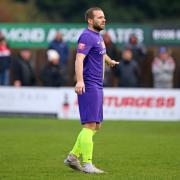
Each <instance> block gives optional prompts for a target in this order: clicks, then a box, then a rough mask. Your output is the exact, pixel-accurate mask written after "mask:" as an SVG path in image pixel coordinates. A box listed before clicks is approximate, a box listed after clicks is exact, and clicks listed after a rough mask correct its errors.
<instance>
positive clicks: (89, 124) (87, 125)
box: [83, 122, 96, 130]
mask: <svg viewBox="0 0 180 180" xmlns="http://www.w3.org/2000/svg"><path fill="white" fill-rule="evenodd" d="M83 126H84V127H85V128H89V129H93V130H96V123H94V122H92V123H86V124H84V125H83Z"/></svg>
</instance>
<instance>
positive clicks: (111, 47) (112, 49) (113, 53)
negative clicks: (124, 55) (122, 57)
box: [103, 32, 119, 87]
mask: <svg viewBox="0 0 180 180" xmlns="http://www.w3.org/2000/svg"><path fill="white" fill-rule="evenodd" d="M103 40H104V43H105V45H106V52H107V54H108V55H109V56H110V57H112V58H113V59H119V53H118V48H117V47H116V45H115V44H114V43H113V42H112V39H111V37H110V35H109V34H108V32H105V33H104V34H103ZM113 71H114V68H110V67H109V66H105V72H104V73H105V74H104V86H106V87H112V86H113V85H114V82H113V80H114V76H113V75H114V73H112V72H113Z"/></svg>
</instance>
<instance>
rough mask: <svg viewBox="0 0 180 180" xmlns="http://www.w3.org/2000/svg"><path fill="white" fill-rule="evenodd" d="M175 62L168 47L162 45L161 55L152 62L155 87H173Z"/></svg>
mask: <svg viewBox="0 0 180 180" xmlns="http://www.w3.org/2000/svg"><path fill="white" fill-rule="evenodd" d="M174 71H175V62H174V60H173V58H172V57H171V56H170V55H169V53H168V50H167V48H165V47H161V48H160V50H159V56H158V57H155V58H154V60H153V62H152V74H153V84H154V87H155V88H172V87H173V78H174Z"/></svg>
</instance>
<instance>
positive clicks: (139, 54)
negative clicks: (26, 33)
mask: <svg viewBox="0 0 180 180" xmlns="http://www.w3.org/2000/svg"><path fill="white" fill-rule="evenodd" d="M103 39H104V43H105V45H106V50H107V54H108V55H109V56H110V57H111V58H112V59H115V60H117V61H119V62H120V64H119V65H117V66H116V67H115V68H109V67H108V66H107V65H106V66H105V72H104V73H105V76H104V86H105V87H124V88H130V87H134V88H139V87H143V85H142V83H141V81H142V78H143V76H146V73H144V72H146V71H145V70H144V69H143V68H147V69H148V68H150V69H151V76H152V82H153V83H152V87H154V88H173V87H174V74H175V71H176V69H177V65H176V63H175V60H174V59H173V57H172V56H171V52H170V50H169V49H168V48H167V47H158V52H157V53H156V54H155V53H154V57H153V58H152V59H151V63H150V66H151V67H145V66H143V64H144V63H145V62H146V60H147V49H146V47H145V46H144V45H143V44H141V43H139V41H138V38H137V36H136V35H135V34H131V35H130V37H129V41H128V42H127V43H125V44H124V45H123V46H122V47H121V48H119V47H118V46H117V45H116V44H115V43H113V41H112V39H111V37H110V35H109V34H108V32H105V33H104V34H103ZM70 57H72V58H75V57H73V56H72V55H71V51H70V48H69V47H68V44H67V43H66V42H65V41H64V40H63V36H62V34H61V33H60V32H57V33H56V35H55V38H54V40H53V41H52V42H50V43H49V46H48V47H47V49H46V63H44V64H42V65H41V68H40V71H39V72H38V73H37V72H36V70H35V69H36V68H35V64H34V63H33V62H34V61H33V56H32V51H31V49H28V48H24V49H20V50H19V52H18V55H16V56H15V57H14V56H12V53H11V50H10V48H9V47H8V44H7V42H6V38H5V37H4V36H3V35H2V33H1V32H0V86H4V85H12V86H16V87H19V86H46V87H60V86H67V85H68V79H73V80H74V77H73V78H72V77H69V74H70V73H69V67H68V66H69V64H70V63H74V60H72V58H70ZM68 61H71V62H70V63H69V62H68ZM179 75H180V72H179ZM37 79H39V81H40V83H37V82H38V81H37ZM179 79H180V77H179ZM179 82H180V81H179Z"/></svg>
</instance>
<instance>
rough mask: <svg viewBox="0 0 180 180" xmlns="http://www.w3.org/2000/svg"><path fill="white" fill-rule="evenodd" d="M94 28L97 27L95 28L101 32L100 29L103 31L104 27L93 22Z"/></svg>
mask: <svg viewBox="0 0 180 180" xmlns="http://www.w3.org/2000/svg"><path fill="white" fill-rule="evenodd" d="M93 29H95V30H97V31H99V32H100V31H102V30H103V29H104V27H101V26H100V25H98V24H96V23H94V24H93Z"/></svg>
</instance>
